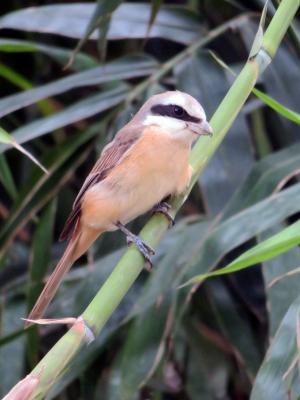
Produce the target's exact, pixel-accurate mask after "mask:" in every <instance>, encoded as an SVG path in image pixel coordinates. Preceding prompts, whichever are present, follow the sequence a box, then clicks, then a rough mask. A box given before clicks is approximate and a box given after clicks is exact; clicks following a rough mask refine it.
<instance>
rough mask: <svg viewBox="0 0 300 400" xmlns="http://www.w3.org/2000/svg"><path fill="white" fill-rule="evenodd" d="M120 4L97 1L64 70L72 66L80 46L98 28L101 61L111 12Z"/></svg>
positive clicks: (108, 0) (118, 2)
mask: <svg viewBox="0 0 300 400" xmlns="http://www.w3.org/2000/svg"><path fill="white" fill-rule="evenodd" d="M121 3H122V0H98V1H97V5H96V8H95V10H94V12H93V15H92V17H91V19H90V21H89V23H88V25H87V28H86V31H85V33H84V35H83V37H82V38H81V39H80V41H79V43H78V44H77V46H76V48H75V49H74V51H73V53H72V55H71V57H70V60H69V62H68V64H67V66H66V68H67V67H68V66H70V65H72V63H73V60H74V57H75V56H76V54H77V53H78V51H79V50H80V49H81V48H82V46H83V45H84V44H85V43H86V42H87V40H88V39H89V37H90V36H91V34H92V33H93V32H94V31H95V30H96V29H97V28H98V35H99V37H98V46H99V50H100V57H101V59H102V60H103V59H104V57H103V56H104V54H105V48H106V35H107V32H108V29H109V25H110V20H111V16H112V14H113V12H114V11H115V10H116V9H117V8H118V6H119V5H120V4H121Z"/></svg>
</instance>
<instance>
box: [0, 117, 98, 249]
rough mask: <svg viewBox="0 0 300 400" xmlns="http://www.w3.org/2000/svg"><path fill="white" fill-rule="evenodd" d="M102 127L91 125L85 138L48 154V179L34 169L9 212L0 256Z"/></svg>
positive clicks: (71, 139) (46, 160) (80, 159)
mask: <svg viewBox="0 0 300 400" xmlns="http://www.w3.org/2000/svg"><path fill="white" fill-rule="evenodd" d="M102 124H103V123H101V124H95V125H92V126H91V127H90V128H89V129H88V130H87V131H86V132H85V133H84V134H82V133H81V132H80V133H79V134H77V135H75V136H74V137H72V138H70V139H69V140H67V141H66V142H65V143H63V144H59V145H57V146H56V147H55V148H53V149H51V150H48V152H47V153H46V156H45V159H44V162H45V165H47V166H48V167H49V175H43V174H42V173H41V172H40V171H38V170H36V169H35V170H34V171H33V172H32V174H31V175H30V176H29V178H28V180H27V181H26V183H25V184H24V186H23V187H22V188H21V189H20V191H19V193H18V197H17V198H16V200H15V202H14V204H13V206H12V208H11V210H10V215H9V218H8V219H7V220H6V221H5V223H4V225H3V226H2V229H1V231H0V237H1V246H2V248H1V250H0V252H2V253H3V251H5V250H6V247H7V246H8V245H9V243H10V242H11V240H12V239H13V237H14V235H15V234H16V231H17V230H18V229H19V228H20V226H22V225H23V224H24V223H26V222H27V221H28V220H29V219H30V218H31V216H32V215H33V214H34V212H37V211H38V210H39V209H40V207H41V206H42V205H43V204H44V203H46V202H47V201H49V199H50V198H51V197H52V196H53V193H55V192H56V191H57V190H58V189H59V185H61V184H62V183H63V182H64V179H67V177H68V174H70V171H73V170H74V167H75V165H77V164H78V163H80V162H82V157H83V156H85V152H84V151H83V149H82V153H81V155H80V157H77V158H76V160H71V162H69V164H68V165H67V166H65V167H63V171H59V168H61V167H62V165H63V164H64V163H65V162H66V161H67V160H68V159H70V158H71V156H72V155H73V154H74V152H75V151H76V150H77V149H78V147H79V146H83V145H84V144H85V143H86V142H87V141H88V140H90V139H91V138H92V137H94V136H95V135H97V134H98V133H99V130H100V129H101V127H103V125H102Z"/></svg>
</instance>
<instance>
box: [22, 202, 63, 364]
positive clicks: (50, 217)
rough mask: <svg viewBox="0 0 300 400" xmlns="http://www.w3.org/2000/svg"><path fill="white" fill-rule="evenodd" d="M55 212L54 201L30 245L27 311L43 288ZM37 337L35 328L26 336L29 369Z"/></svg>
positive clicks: (43, 215)
mask: <svg viewBox="0 0 300 400" xmlns="http://www.w3.org/2000/svg"><path fill="white" fill-rule="evenodd" d="M55 212H56V200H54V201H51V202H50V203H49V204H48V205H47V206H46V207H45V209H44V210H43V212H42V214H41V217H40V219H39V222H38V224H37V227H36V230H35V233H34V236H33V243H32V250H31V257H30V261H31V263H30V266H29V274H28V283H27V287H28V292H27V310H28V311H30V310H31V309H32V307H33V305H34V303H35V302H36V300H37V298H38V296H39V294H40V293H41V291H42V288H43V286H44V284H43V279H44V277H45V275H46V273H47V268H48V265H49V261H50V254H51V244H52V240H53V228H54V219H55ZM38 345H39V337H38V331H37V328H36V327H34V329H31V330H30V331H29V332H28V335H27V356H28V362H29V365H30V366H31V368H33V367H34V365H35V364H36V363H37V362H38Z"/></svg>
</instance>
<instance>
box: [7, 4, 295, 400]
mask: <svg viewBox="0 0 300 400" xmlns="http://www.w3.org/2000/svg"><path fill="white" fill-rule="evenodd" d="M102 3H103V4H107V6H108V9H105V7H104V8H103V4H102ZM162 3H163V2H160V1H152V2H149V3H143V4H141V3H134V4H133V3H131V4H128V3H124V2H120V1H111V2H99V5H98V7H97V8H96V13H97V14H94V15H93V12H94V11H95V4H93V3H80V2H78V3H76V4H75V3H65V4H60V5H55V4H50V3H49V4H48V5H45V3H44V2H39V1H35V2H30V1H28V2H27V4H25V2H23V4H22V7H25V6H26V5H27V6H33V5H34V6H37V7H36V8H34V9H31V10H26V9H25V8H24V9H23V8H21V5H20V4H19V2H18V1H11V2H10V5H9V6H8V5H5V4H1V6H0V7H1V10H2V14H3V16H2V17H1V18H0V29H1V33H2V35H1V39H0V52H1V62H0V76H1V80H2V85H1V91H2V93H1V94H2V96H1V99H0V115H1V117H2V119H1V126H2V127H3V128H4V129H5V130H6V131H7V132H10V133H11V134H12V135H13V137H14V138H15V140H16V141H17V142H18V143H21V144H23V145H24V146H25V148H26V149H27V150H29V151H30V153H31V154H33V155H34V156H35V157H36V158H37V159H38V160H39V161H40V162H41V163H42V164H43V165H44V166H45V167H46V168H47V170H48V172H49V174H48V175H46V174H45V173H43V171H41V170H40V169H39V168H38V167H37V166H35V165H34V164H33V163H32V162H31V161H29V160H28V159H27V158H26V157H25V156H23V155H22V154H20V153H19V152H17V150H15V149H13V150H11V149H10V147H11V146H10V145H9V143H3V144H1V145H0V181H1V187H0V193H1V200H0V218H1V228H0V242H1V249H0V254H1V271H0V281H1V339H0V346H1V347H0V372H1V382H0V393H1V394H2V395H4V394H5V393H6V392H7V391H8V390H9V389H10V388H11V387H12V386H13V385H14V384H15V383H16V382H17V381H18V380H20V379H21V378H23V377H24V376H25V375H26V373H28V372H29V371H30V370H31V369H32V367H33V366H34V365H35V364H36V363H37V361H38V360H39V359H40V358H41V356H42V355H44V354H46V353H47V351H48V350H49V349H50V348H51V347H52V345H53V344H54V343H55V342H56V341H57V340H58V338H59V337H61V335H62V333H63V332H64V331H65V330H64V328H56V327H55V328H54V327H53V326H51V327H43V328H42V329H39V332H38V330H37V329H31V330H29V331H28V332H26V333H25V334H24V331H23V330H22V325H23V324H22V321H21V320H20V317H24V316H25V315H26V314H27V310H28V309H30V308H31V306H32V304H33V303H34V300H35V299H36V297H37V295H38V293H39V292H40V290H41V287H42V282H43V280H44V278H45V277H46V275H47V273H48V272H49V271H50V270H51V268H52V267H53V266H54V265H55V263H56V261H57V260H58V258H59V257H60V255H61V254H62V250H63V244H61V243H58V240H57V238H58V236H59V233H60V231H61V229H62V226H63V224H64V221H65V220H66V217H67V215H68V212H69V210H70V208H71V206H72V201H73V200H74V198H75V196H76V193H77V192H78V190H79V189H80V186H81V184H82V182H83V179H84V177H85V176H86V174H87V173H88V171H89V169H90V168H91V167H92V165H93V163H94V162H95V161H96V159H97V157H98V154H99V152H100V151H101V149H102V147H103V146H104V145H105V144H106V143H107V142H108V141H109V140H110V139H111V138H112V136H113V135H114V134H115V132H116V131H117V130H118V129H119V127H121V126H122V125H123V124H124V123H125V122H127V121H128V119H129V118H130V116H131V114H132V113H134V112H135V110H136V109H137V108H138V107H139V106H140V105H141V104H142V103H143V102H144V100H145V98H147V97H149V96H150V95H151V94H153V93H156V92H159V91H162V90H164V89H166V88H177V89H179V90H184V91H186V92H188V93H190V94H192V95H193V96H195V97H196V98H197V99H199V100H200V102H201V103H202V105H203V106H204V108H205V109H206V111H207V114H208V116H211V115H212V113H213V112H214V110H215V109H216V107H217V106H218V104H219V103H220V101H221V100H222V99H223V97H224V95H225V94H226V92H227V90H228V89H229V87H230V86H231V84H232V81H233V77H232V74H231V73H230V72H229V70H228V69H227V68H225V67H224V65H221V62H220V60H224V62H225V63H226V64H227V65H228V66H230V68H231V69H232V70H233V71H235V72H239V71H240V69H241V67H242V65H243V64H244V63H245V61H246V59H247V57H248V54H249V52H250V48H251V45H252V42H253V39H254V36H255V34H256V31H257V28H258V25H259V20H260V15H261V10H262V7H263V5H264V2H263V1H260V0H252V1H242V0H240V1H222V0H214V1H200V0H199V1H193V0H191V1H186V2H181V3H180V4H179V3H176V2H175V1H174V2H170V3H171V4H165V3H164V4H162ZM276 3H277V2H276V1H274V4H276ZM119 4H120V6H119V7H118V8H117V9H116V11H114V9H115V7H117V6H118V5H119ZM111 12H112V14H111ZM273 14H274V7H273V5H272V4H269V9H268V16H267V21H266V22H268V21H269V19H270V18H271V16H272V15H273ZM92 16H93V18H92ZM95 22H97V23H100V28H101V32H100V33H99V27H97V28H96V29H92V28H93V27H94V23H95ZM297 22H298V21H297V20H296V21H294V23H293V25H292V26H291V28H290V31H289V32H288V35H287V36H286V39H285V40H284V42H283V43H282V44H281V47H280V49H279V51H278V53H277V55H276V58H275V59H274V61H273V62H272V63H271V64H270V66H269V68H268V70H267V72H266V73H265V74H264V75H263V77H262V78H261V79H260V81H259V83H258V88H259V89H260V90H261V92H262V94H261V93H260V92H257V93H256V95H257V96H258V97H257V96H255V95H253V96H251V97H250V98H249V100H248V101H247V103H246V105H245V106H244V108H243V110H242V111H241V113H240V114H239V116H238V118H237V120H236V121H235V123H234V125H233V126H232V128H231V130H230V133H229V135H228V136H227V137H226V138H225V140H224V141H223V143H222V144H221V146H220V147H219V150H218V152H217V153H216V154H215V156H214V157H213V159H212V161H211V162H210V163H209V165H208V166H207V168H206V170H205V172H204V173H203V174H202V176H201V178H200V179H199V181H198V182H197V185H196V186H195V187H194V189H193V191H192V194H191V196H190V198H189V199H188V200H187V201H186V203H185V204H184V206H183V208H182V209H181V212H180V215H179V216H178V217H177V224H176V226H175V227H174V228H172V229H171V230H170V231H169V232H168V234H167V235H166V236H165V238H164V240H163V241H162V242H161V244H160V245H159V247H158V251H157V255H156V257H155V259H154V265H155V267H154V269H153V271H152V273H151V274H148V273H146V272H145V273H143V274H142V276H141V277H140V278H139V279H138V280H137V282H136V283H135V284H134V286H133V287H132V288H131V290H130V291H129V293H128V294H127V296H126V297H125V299H124V301H123V302H122V304H121V305H120V306H119V308H118V309H117V311H116V312H115V313H114V315H113V317H112V318H111V320H110V321H109V322H108V324H107V325H106V326H105V328H104V330H103V332H102V333H101V335H100V336H99V337H98V338H97V339H96V340H95V341H94V342H93V343H92V344H91V345H90V346H88V347H87V348H85V349H84V351H82V352H80V354H79V355H78V356H77V357H76V358H75V361H74V362H72V366H71V368H70V369H69V371H68V372H67V373H66V374H65V375H64V376H63V377H62V378H61V380H60V381H59V382H58V384H56V385H55V386H54V388H53V389H52V391H51V393H50V395H49V398H58V399H60V398H61V399H63V398H68V399H78V398H82V399H93V398H95V399H98V398H104V399H108V400H109V399H122V400H123V399H134V398H141V399H146V398H151V399H189V400H194V399H226V398H228V399H247V398H249V396H250V394H251V399H253V400H258V399H266V398H272V399H273V400H276V399H278V400H279V399H280V400H281V399H283V398H289V397H288V396H290V398H291V399H296V398H298V396H299V390H300V388H299V386H300V385H299V378H298V375H299V372H298V361H299V360H298V358H299V357H298V354H299V349H298V345H299V343H298V344H297V340H296V339H297V337H298V336H299V321H298V315H299V302H300V300H299V297H298V296H299V288H300V275H299V274H297V273H294V274H292V271H294V270H296V269H297V267H299V264H300V252H299V248H298V247H297V243H299V241H297V240H296V239H295V237H296V238H298V239H299V231H298V230H297V229H298V226H299V223H298V224H297V223H296V224H295V225H293V226H294V227H295V226H296V229H295V230H293V228H292V232H294V236H293V238H292V239H290V237H289V236H286V232H288V235H289V234H290V232H291V229H285V228H287V226H289V225H291V224H292V223H295V222H296V221H297V219H298V213H299V210H300V186H299V181H298V177H299V162H300V152H299V150H300V144H299V133H300V131H299V125H298V124H299V114H297V111H298V112H299V101H298V97H299V90H300V86H299V82H300V68H299V55H300V52H299V49H300V45H299V39H298V37H299V27H298V24H297ZM89 24H90V25H89ZM88 26H89V28H91V29H89V30H90V31H91V36H90V37H89V39H87V35H86V33H87V27H88ZM81 38H85V39H87V40H86V43H80V46H78V47H77V50H78V52H77V53H76V54H75V53H72V50H73V49H74V48H75V47H76V44H77V43H78V40H80V39H81ZM84 42H85V41H84ZM209 50H213V52H214V53H215V55H216V56H212V54H211V53H210V52H209ZM72 55H73V56H74V60H73V63H72V64H71V65H69V67H68V68H67V69H62V67H63V66H65V65H66V64H67V63H68V61H69V60H70V57H72ZM265 95H267V97H264V96H265ZM266 103H267V104H268V105H269V106H270V107H269V106H267V105H266ZM0 140H1V137H0ZM2 141H3V140H2ZM174 162H175V160H174ZM147 218H148V217H147V216H146V217H142V218H140V219H139V220H137V221H134V222H133V224H132V229H133V230H134V231H138V229H139V228H140V227H142V226H143V223H144V222H145V221H146V220H147ZM279 232H280V234H281V238H282V239H281V240H279V244H278V243H277V242H276V240H277V241H278V239H276V238H277V237H278V236H275V239H274V238H273V240H275V245H273V247H272V251H273V253H272V254H271V255H275V254H276V255H277V254H278V251H277V252H276V249H277V250H278V246H279V245H280V244H281V243H284V241H285V240H286V242H288V244H287V245H286V247H285V248H284V250H288V251H286V252H285V253H282V254H280V255H277V257H276V258H271V259H268V260H266V259H264V258H261V259H259V260H258V259H254V261H255V262H257V263H258V262H259V264H258V265H257V266H256V268H250V269H245V270H244V271H240V272H236V273H234V274H229V275H225V276H224V277H214V278H213V279H210V280H207V281H204V282H201V284H198V285H197V286H193V287H191V286H186V287H184V288H182V289H178V286H179V285H181V284H183V283H185V282H186V281H187V280H189V279H191V278H193V277H195V276H196V275H199V274H206V273H208V272H209V271H211V270H212V269H213V268H216V267H218V268H219V267H224V266H225V265H228V264H229V263H231V262H232V261H233V260H235V259H236V258H237V257H238V256H240V255H241V254H242V253H244V252H245V251H246V250H248V249H250V248H252V247H253V246H254V245H256V244H259V243H261V242H262V241H263V240H265V239H268V238H270V237H271V236H273V235H275V234H278V233H279ZM288 240H290V241H288ZM276 243H277V245H278V246H276ZM273 244H274V243H273ZM290 244H292V245H293V247H292V248H290V247H291V246H290ZM123 246H124V238H123V237H122V236H121V235H119V234H118V233H114V234H106V235H105V236H103V238H101V239H100V240H99V241H98V242H97V243H96V244H95V245H94V246H93V248H92V249H91V250H90V251H89V253H88V255H87V257H83V258H82V259H81V260H80V262H79V263H78V265H77V266H76V267H75V268H73V269H72V271H71V272H70V273H69V274H68V276H67V278H66V279H65V281H64V283H63V285H62V287H61V289H60V291H59V293H58V295H57V296H56V299H55V301H54V302H53V304H52V305H51V307H50V308H49V313H48V316H49V317H60V316H77V315H80V314H81V313H82V312H83V310H84V309H85V308H86V306H87V305H88V304H89V302H90V301H91V299H92V298H93V296H94V295H95V293H96V292H97V290H98V288H99V287H100V286H101V284H102V283H103V282H104V281H105V279H106V278H107V276H108V275H109V273H110V271H111V269H112V268H113V266H114V265H115V264H116V262H117V260H118V259H119V257H120V254H122V252H123V251H124V248H123ZM261 246H262V245H261ZM274 246H275V249H274ZM260 248H261V247H258V249H260ZM256 249H257V248H256ZM268 249H269V248H268ZM288 272H289V273H290V274H288V275H287V273H288ZM295 272H297V271H295ZM271 339H273V340H272V345H271V347H270V343H271ZM298 342H299V341H298ZM268 349H269V357H268V358H267V359H265V358H264V357H265V354H266V352H267V351H268Z"/></svg>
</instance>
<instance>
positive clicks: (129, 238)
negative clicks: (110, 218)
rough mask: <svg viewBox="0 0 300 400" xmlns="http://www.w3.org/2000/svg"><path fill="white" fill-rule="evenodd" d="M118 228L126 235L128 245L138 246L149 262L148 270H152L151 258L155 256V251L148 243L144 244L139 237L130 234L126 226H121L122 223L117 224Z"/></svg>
mask: <svg viewBox="0 0 300 400" xmlns="http://www.w3.org/2000/svg"><path fill="white" fill-rule="evenodd" d="M116 226H117V227H118V228H119V229H120V231H121V232H123V233H124V234H125V235H126V239H127V243H128V244H130V243H134V244H135V245H136V247H137V248H138V249H139V251H140V252H141V253H142V255H143V256H144V258H145V260H146V262H147V266H148V267H146V269H150V268H151V267H152V261H151V256H153V255H154V254H155V251H154V250H153V249H152V248H151V247H150V246H148V245H147V244H146V243H144V242H143V241H142V239H140V238H139V237H138V236H137V235H135V234H134V233H132V232H130V230H129V229H127V228H126V226H125V225H123V224H121V222H117V223H116Z"/></svg>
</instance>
